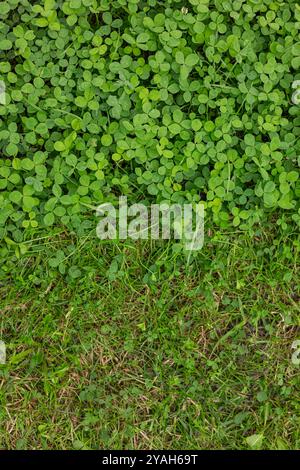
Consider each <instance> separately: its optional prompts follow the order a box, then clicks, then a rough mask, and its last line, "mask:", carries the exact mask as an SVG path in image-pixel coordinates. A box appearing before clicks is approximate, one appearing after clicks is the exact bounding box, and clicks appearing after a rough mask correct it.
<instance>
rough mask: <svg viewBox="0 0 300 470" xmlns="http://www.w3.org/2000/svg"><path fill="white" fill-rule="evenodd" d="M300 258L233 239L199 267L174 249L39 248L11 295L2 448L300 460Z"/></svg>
mask: <svg viewBox="0 0 300 470" xmlns="http://www.w3.org/2000/svg"><path fill="white" fill-rule="evenodd" d="M225 237H226V238H225ZM298 247H299V244H298V242H297V240H296V239H295V237H294V236H293V237H290V238H289V239H288V238H285V239H284V238H280V236H276V237H275V238H274V236H273V235H270V234H269V233H268V232H262V233H261V234H260V236H259V237H254V238H249V237H246V236H244V235H241V234H235V235H234V236H231V237H230V236H228V234H227V235H226V234H225V235H224V237H223V238H222V237H217V238H216V237H215V238H214V237H212V239H211V240H210V241H209V242H208V243H207V244H206V245H205V248H204V250H203V251H202V252H201V253H200V254H199V255H198V256H197V260H196V262H195V263H193V264H192V265H191V266H188V267H187V266H184V264H180V263H179V258H180V255H177V254H176V253H175V254H174V253H173V251H172V248H171V247H169V246H167V245H159V246H153V245H150V244H149V243H144V244H135V243H125V244H114V245H110V244H104V245H99V242H98V241H96V240H94V239H93V238H92V237H91V238H86V239H84V240H76V239H74V238H72V237H70V236H68V235H66V236H65V237H61V235H60V236H59V237H55V236H53V238H49V239H48V240H46V242H45V241H43V243H36V244H35V243H32V244H31V246H30V250H29V251H28V253H27V255H26V257H25V258H21V259H20V260H19V261H15V265H14V269H13V271H12V272H11V274H10V275H9V276H7V277H6V279H5V282H3V284H2V285H1V287H0V297H1V304H0V309H1V337H2V338H3V339H4V340H5V342H6V344H7V346H8V364H7V365H6V366H1V370H0V399H1V408H0V410H1V411H0V422H1V426H0V445H1V447H2V448H8V449H14V448H19V449H22V448H26V449H43V448H44V449H70V448H76V449H78V448H87V449H88V448H91V449H93V448H100V449H101V448H113V449H162V448H165V449H183V448H185V449H194V448H200V449H208V448H210V449H211V448H213V449H243V448H248V445H247V441H246V438H247V437H248V436H251V435H252V434H262V435H263V443H262V447H263V448H270V449H277V448H280V449H281V448H282V449H296V448H299V441H300V437H299V368H298V367H297V366H295V365H293V364H292V362H291V354H292V350H291V345H292V342H293V341H294V340H295V339H298V338H299V336H300V332H299V302H298V301H299V272H298V269H297V265H298V264H297V263H298V261H297V256H298ZM58 250H62V251H63V252H64V253H65V258H66V260H65V261H64V263H65V264H66V273H65V274H60V273H59V272H58V269H57V268H53V267H51V263H50V264H49V260H51V259H52V258H53V257H55V256H56V253H57V251H58ZM70 267H71V268H72V270H71V274H72V275H70V274H69V271H68V270H69V269H70ZM76 269H77V271H76ZM74 272H75V274H76V276H78V277H75V278H74V277H73V276H74ZM79 273H80V274H79Z"/></svg>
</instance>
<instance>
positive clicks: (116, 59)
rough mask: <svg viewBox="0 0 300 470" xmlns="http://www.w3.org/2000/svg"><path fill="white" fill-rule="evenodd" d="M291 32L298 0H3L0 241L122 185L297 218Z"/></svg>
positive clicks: (76, 216)
mask: <svg viewBox="0 0 300 470" xmlns="http://www.w3.org/2000/svg"><path fill="white" fill-rule="evenodd" d="M32 3H33V4H32ZM299 30H300V7H299V5H297V4H295V2H294V0H286V1H285V2H281V1H277V0H274V1H271V0H216V1H214V2H212V1H209V0H190V1H186V2H182V1H179V0H175V1H174V0H172V1H171V0H165V1H164V2H161V1H156V0H149V1H147V2H146V1H138V0H114V1H110V0H101V1H96V0H68V1H61V0H44V1H42V2H39V4H37V3H35V2H29V1H27V0H21V1H16V0H6V1H4V2H0V79H1V80H3V81H4V83H5V86H6V104H5V105H0V150H1V160H0V190H1V193H0V204H1V213H0V236H1V237H3V236H8V237H11V238H12V239H14V240H16V241H20V239H22V237H23V234H22V232H23V229H24V228H27V227H33V228H36V227H40V226H49V225H52V224H56V223H61V224H64V225H66V226H68V227H71V228H75V229H76V228H78V227H80V226H81V224H82V220H83V217H84V216H85V213H87V211H88V210H89V209H88V207H89V205H96V204H98V203H101V202H103V201H107V200H108V199H110V198H114V197H116V196H118V195H119V194H120V193H122V194H126V195H128V196H129V197H131V198H132V199H133V200H137V199H140V198H141V197H143V198H145V197H147V198H148V199H149V200H155V201H157V202H160V201H162V200H170V201H172V202H188V201H195V202H197V201H199V200H204V201H205V204H206V210H207V214H208V215H209V216H211V217H212V219H213V220H214V222H215V223H216V224H218V225H220V226H221V227H223V228H226V227H229V226H231V225H233V226H240V228H242V229H248V228H249V227H251V225H253V224H255V223H256V222H259V221H260V220H262V219H263V218H267V217H268V214H269V213H272V212H276V214H277V220H278V223H279V224H281V225H282V226H283V228H286V227H287V226H288V225H290V224H295V223H296V224H300V209H299V194H300V180H299V178H298V176H299V148H300V140H299V135H300V125H299V124H300V116H299V106H296V105H293V104H292V103H291V94H292V83H293V81H294V80H296V79H297V78H298V79H299V78H300V74H299V72H298V69H299V66H300V43H299Z"/></svg>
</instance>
